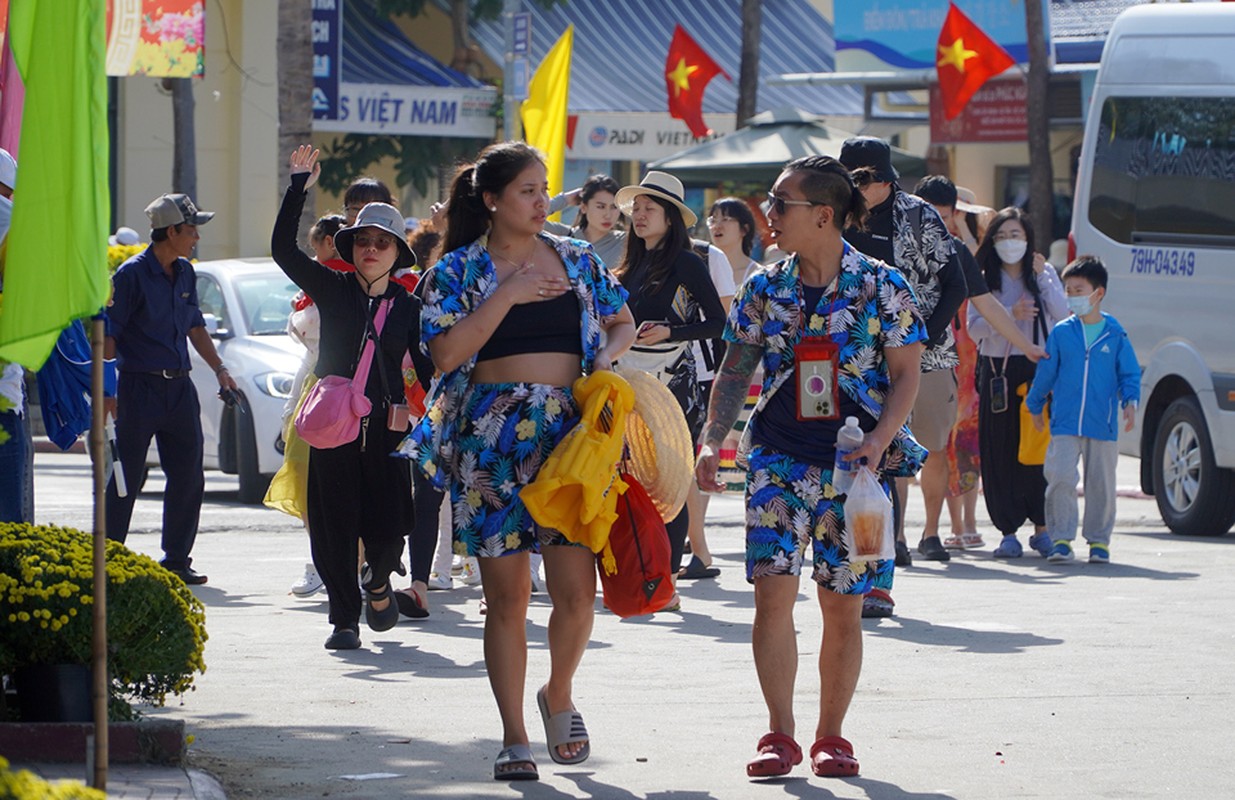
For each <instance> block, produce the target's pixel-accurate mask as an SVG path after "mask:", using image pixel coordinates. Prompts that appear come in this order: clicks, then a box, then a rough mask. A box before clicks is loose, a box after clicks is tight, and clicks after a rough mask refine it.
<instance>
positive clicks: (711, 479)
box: [695, 342, 763, 492]
mask: <svg viewBox="0 0 1235 800" xmlns="http://www.w3.org/2000/svg"><path fill="white" fill-rule="evenodd" d="M728 345H729V346H728V349H727V350H726V351H725V360H724V361H723V362H721V365H720V369H719V370H717V372H716V380H715V381H714V382H713V384H712V396H711V399H710V400H709V401H708V421H707V423H706V424H705V425H704V426H703V435H702V436H701V437H700V442H701V443H702V447H701V448H700V450H699V460H698V461H697V462H696V464H695V480H696V481H697V482H698V483H699V488H700V489H703V490H704V491H706V492H718V491H720V490H722V489H724V488H725V487H724V484H721V483H717V481H716V471H717V469H719V467H720V445H721V442H723V441H724V440H725V437H726V436H728V435H729V431H730V430H731V429H732V428H733V423H735V422H737V421H738V414H740V413H741V412H742V406H743V405H744V404H745V403H746V396H747V394H748V392H749V390H750V378H751V376H752V375H754V374H755V369H756V368H757V367H758V366H759V360H760V359H761V358H762V357H763V348H762V347H756V346H755V345H749V344H738V343H736V342H729V343H728Z"/></svg>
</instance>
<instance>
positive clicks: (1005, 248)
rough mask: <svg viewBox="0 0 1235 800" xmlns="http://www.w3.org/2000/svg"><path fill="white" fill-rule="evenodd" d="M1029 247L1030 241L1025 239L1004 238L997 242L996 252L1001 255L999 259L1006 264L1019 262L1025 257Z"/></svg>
mask: <svg viewBox="0 0 1235 800" xmlns="http://www.w3.org/2000/svg"><path fill="white" fill-rule="evenodd" d="M1028 249H1029V242H1027V241H1025V240H1024V239H1004V240H1003V241H1001V242H995V252H996V253H997V254H998V255H999V259H1000V260H1001V261H1003V263H1005V264H1018V263H1020V260H1021V259H1022V258H1024V257H1025V251H1026V250H1028Z"/></svg>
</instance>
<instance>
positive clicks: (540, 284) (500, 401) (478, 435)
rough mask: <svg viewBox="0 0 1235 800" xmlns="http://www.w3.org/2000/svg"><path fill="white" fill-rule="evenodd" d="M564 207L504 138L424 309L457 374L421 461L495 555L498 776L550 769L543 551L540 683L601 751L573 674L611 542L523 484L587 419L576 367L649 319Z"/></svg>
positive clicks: (471, 189) (449, 228)
mask: <svg viewBox="0 0 1235 800" xmlns="http://www.w3.org/2000/svg"><path fill="white" fill-rule="evenodd" d="M548 206H549V197H548V192H547V178H546V172H545V165H544V161H543V159H542V157H541V155H540V154H539V153H538V152H536V150H534V149H533V148H531V147H529V146H528V145H526V144H523V143H521V142H503V143H500V144H495V145H491V146H490V147H487V148H486V149H485V150H484V151H482V152H481V154H480V156H479V157H478V159H477V161H476V163H475V164H473V165H469V166H467V167H464V168H462V169H461V170H460V171H459V172H458V173H457V174H456V175H455V178H454V182H453V184H452V185H451V190H450V199H449V200H448V205H447V212H446V213H447V219H446V232H445V240H444V243H443V246H442V251H443V252H444V253H445V255H443V256H442V259H441V260H440V261H439V262H438V263H437V264H436V265H435V266H434V268H433V269H432V270H431V271H430V273H429V274H428V276H426V278H425V282H426V287H425V291H424V307H423V309H422V311H421V335H422V338H423V340H424V342H425V346H426V347H427V348H428V351H429V353H430V354H431V355H432V356H433V361H434V363H435V364H436V365H437V367H438V368H439V369H440V370H441V371H442V373H443V375H442V378H441V382H440V383H439V385H438V388H437V389H436V390H435V391H434V394H433V397H432V398H430V401H429V402H430V407H431V409H430V411H429V413H428V414H426V415H425V417H424V419H423V420H421V423H420V424H419V425H418V426H417V428H416V429H415V430H414V431H413V432H412V435H411V437H409V440H410V441H409V443H407V452H408V454H409V455H410V456H412V457H413V458H415V459H416V461H417V467H418V468H420V469H422V470H423V471H424V474H425V475H426V476H428V477H429V478H430V479H431V480H432V481H434V482H435V483H437V484H438V485H443V486H449V487H450V499H451V509H452V511H453V527H454V540H455V551H456V552H459V553H466V554H467V555H469V556H476V557H477V559H478V561H479V562H480V574H481V576H482V578H483V581H482V583H483V586H484V593H485V601H486V603H487V606H488V613H487V616H486V619H485V666H486V668H487V669H488V672H489V681H490V684H491V685H492V687H493V694H494V698H495V699H496V700H497V706H498V711H499V713H500V714H501V717H502V726H503V733H502V751H501V752H500V753H499V754H498V758H497V761H496V762H495V763H494V766H493V777H494V778H495V779H497V780H511V779H515V778H534V777H536V775H537V773H536V764H535V761H534V760H533V758H532V754H531V751H530V750H529V749H528V744H527V743H528V736H527V730H526V727H525V725H524V718H523V707H524V704H523V694H524V683H525V681H526V672H527V633H526V629H527V623H526V614H527V606H528V598H529V594H530V590H531V586H530V580H529V578H530V575H529V568H528V564H529V561H528V555H529V553H532V552H535V551H539V552H540V553H541V554H542V555H543V556H544V565H545V581H546V583H547V584H548V588H549V595H550V597H551V598H552V600H553V612H552V614H551V616H550V617H549V653H550V661H551V663H552V669H551V671H550V674H549V680H548V683H547V684H546V685H545V686H544V687H543V688H542V689H541V691H540V693H538V698H537V699H538V701H539V702H538V705H539V706H540V708H541V709H542V714H543V715H545V716H547V717H548V719H547V721H546V730H547V732H548V736H547V738H548V740H549V741H548V743H549V752H550V756H551V757H552V758H553V760H554V761H557V762H559V763H567V764H577V763H579V762H581V761H583V760H584V759H586V758H587V757H588V754H589V752H590V745H589V743H588V737H587V730H586V727H585V726H584V724H583V720H582V717H580V716H579V714H578V712H577V711H574V710H573V704H572V702H571V686H572V681H573V680H574V673H575V670H576V668H577V667H578V664H579V661H580V659H582V657H583V653H584V651H585V650H586V649H587V645H588V640H589V638H590V636H591V630H592V621H593V613H594V612H593V607H594V601H595V596H596V565H595V557H594V556H593V555H592V552H591V550H589V549H588V548H586V547H581V546H579V545H575V544H572V543H571V542H569V541H568V540H567V539H566V538H565V537H564V536H563V535H562V534H561V533H559V532H557V531H554V530H550V529H547V528H541V527H540V526H538V525H536V524H535V522H534V521H533V520H532V518H531V515H530V514H529V513H528V511H527V509H526V507H525V506H524V505H523V501H522V500H521V499H520V492H521V490H522V488H523V486H525V485H526V484H528V483H530V482H531V481H533V480H534V479H535V478H536V474H537V472H538V471H539V469H540V466H541V464H542V463H543V462H544V460H545V458H547V457H548V455H549V454H550V453H551V452H552V450H553V448H554V447H555V446H556V445H557V444H558V442H560V441H561V440H562V438H564V437H565V435H566V434H567V433H568V432H569V431H570V430H571V428H573V427H574V425H575V424H576V423H577V422H578V420H579V409H578V407H577V405H576V403H575V400H574V397H573V395H572V393H571V386H572V384H573V383H574V381H575V380H576V379H577V378H578V377H579V376H580V375H582V374H583V373H585V372H591V371H593V370H597V369H608V368H609V367H610V365H611V363H612V361H613V360H614V359H615V358H616V357H617V356H618V355H620V354H621V353H622V352H623V351H625V349H626V348H627V347H629V346H630V342H631V341H632V340H633V339H634V333H635V331H634V321H633V319H632V318H631V315H630V311H629V310H627V308H626V306H625V300H626V293H625V292H624V291H623V290H622V288H621V286H620V285H619V284H618V282H617V281H616V279H614V278H613V276H612V275H611V274H610V273H609V271H608V270H607V269H606V268H605V266H604V264H602V263H601V262H600V260H599V259H598V258H597V257H596V253H595V251H593V249H592V247H591V245H588V244H587V243H585V242H580V241H577V240H573V239H560V238H558V237H555V236H550V235H548V234H545V233H543V231H542V229H543V227H544V223H545V217H546V215H547V213H548ZM602 331H603V332H605V333H606V334H607V340H606V344H605V345H604V347H601V344H600V342H601V332H602Z"/></svg>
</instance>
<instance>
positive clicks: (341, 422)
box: [296, 300, 390, 450]
mask: <svg viewBox="0 0 1235 800" xmlns="http://www.w3.org/2000/svg"><path fill="white" fill-rule="evenodd" d="M389 310H390V301H389V300H383V301H382V302H381V303H380V304H379V307H378V310H377V318H376V319H375V320H374V328H375V330H376V332H377V333H376V335H375V336H372V337H370V336H368V335H366V336H365V346H364V351H363V352H362V353H361V355H360V361H359V363H357V364H356V374H355V375H353V376H352V377H351V378H345V377H343V376H342V375H327V376H326V377H324V378H322V379H321V380H319V381H318V382H317V383H315V384H313V388H312V389H310V390H309V394H308V396H307V397H305V399H304V403H303V404H302V405H301V407H300V411H299V412H298V413H297V414H296V433H298V434H300V438H301V439H304V440H305V442H307V443H308V444H309V446H310V447H316V448H317V449H319V450H329V449H331V448H334V447H339V446H340V445H345V444H347V443H348V442H354V441H356V437H357V436H359V435H360V421H361V420H362V419H364V418H365V417H367V416H368V415H369V412H370V411H372V410H373V403H372V402H371V401H370V400H369V398H367V397H365V393H364V390H365V384H366V383H367V382H368V380H369V368H370V367H371V366H372V365H373V350H374V343H373V340H374V339H376V338H377V337H379V336H381V335H382V324H383V323H384V322H386V313H387V312H388V311H389ZM367 332H368V331H367V329H366V334H367Z"/></svg>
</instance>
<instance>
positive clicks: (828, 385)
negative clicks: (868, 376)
mask: <svg viewBox="0 0 1235 800" xmlns="http://www.w3.org/2000/svg"><path fill="white" fill-rule="evenodd" d="M805 295H806V293H805V291H803V292H802V293H801V296H802V297H805ZM839 297H840V274H839V273H838V274H837V276H836V291H835V292H833V294H832V299H831V300H830V301H828V302H827V312H826V316H824V323H823V330H824V331H825V335H824V336H806V335H804V336H803V338H802V340H801V341H799V342H798V343H797V344H795V345H794V346H793V369H794V374H795V375H797V412H798V421H800V422H808V421H811V420H819V419H840V392H839V389H838V384H837V372H838V370H837V361H838V360H839V356H840V348H839V347H838V346H837V344H836V342H834V341H833V340H832V337H831V336H830V335H826V332H827V330H828V329H829V328H830V327H831V324H830V323H831V317H832V310H833V308H834V307H835V305H836V303H837V300H838V299H839ZM826 298H827V290H826V289H825V290H824V292H823V296H821V297H820V298H819V303H817V304H816V306H815V311H814V313H813V314H811V316H810V318H809V320H808V322H813V321H814V318H815V317H817V316H820V314H819V311H820V306H821V305H823V303H824V301H825V300H826ZM799 308H801V309H802V313H803V316H805V311H806V309H805V307H804V306H799ZM803 327H804V330H805V331H813V330H815V327H813V326H811V325H809V324H808V325H805V326H803Z"/></svg>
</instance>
